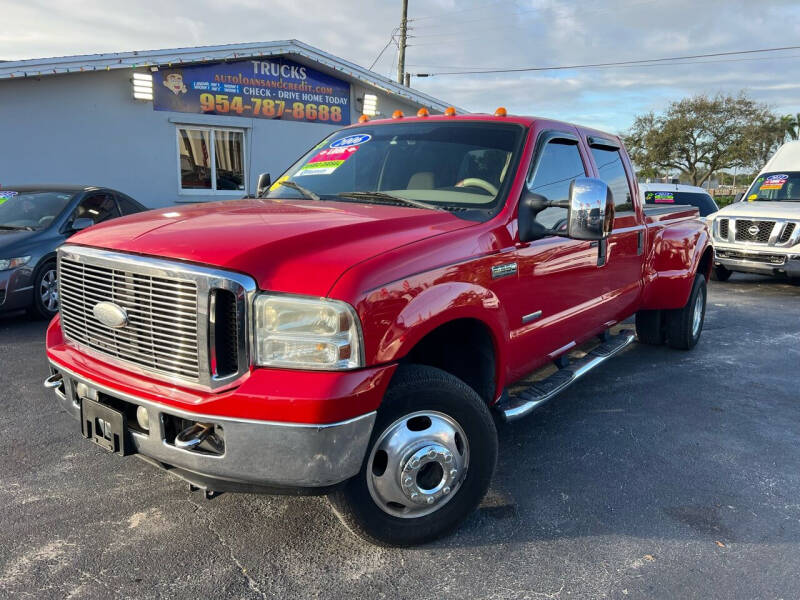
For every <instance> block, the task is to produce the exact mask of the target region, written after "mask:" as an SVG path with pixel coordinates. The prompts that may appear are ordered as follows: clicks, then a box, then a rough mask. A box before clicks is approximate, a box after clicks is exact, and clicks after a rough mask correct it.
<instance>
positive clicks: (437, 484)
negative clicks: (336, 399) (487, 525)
mask: <svg viewBox="0 0 800 600" xmlns="http://www.w3.org/2000/svg"><path fill="white" fill-rule="evenodd" d="M448 440H451V441H452V442H451V441H448ZM415 459H416V462H415ZM496 462H497V431H496V430H495V426H494V421H493V420H492V416H491V414H490V412H489V409H488V408H487V406H486V403H485V402H484V401H483V400H482V399H481V398H480V396H478V394H477V393H476V392H475V391H474V390H473V389H472V388H470V387H469V386H467V385H466V384H465V383H464V382H463V381H461V380H460V379H458V378H456V377H454V376H453V375H450V374H449V373H446V372H444V371H441V370H439V369H435V368H433V367H426V366H421V365H407V366H400V367H399V368H398V371H397V373H396V374H395V376H394V378H393V380H392V383H391V385H390V386H389V389H388V390H387V392H386V395H385V396H384V399H383V404H382V405H381V407H380V409H379V410H378V416H377V419H376V421H375V427H374V428H373V431H372V438H371V440H370V445H369V448H368V450H367V455H366V457H365V458H364V463H363V465H362V467H361V471H360V472H359V474H358V475H356V476H355V477H354V478H353V479H351V480H349V481H348V482H347V483H345V484H344V485H343V486H341V487H340V488H338V489H337V490H335V491H334V492H332V493H331V494H330V495H329V496H328V499H329V501H330V503H331V506H332V507H333V509H334V512H335V513H336V515H337V516H338V517H339V519H340V520H341V521H342V523H344V524H345V526H347V528H348V529H350V530H351V531H352V532H353V533H355V534H356V535H358V536H360V537H362V538H364V539H366V540H367V541H370V542H372V543H375V544H379V545H384V546H411V545H417V544H422V543H425V542H429V541H432V540H434V539H436V538H439V537H441V536H443V535H445V534H447V533H449V532H450V531H452V530H453V529H454V528H455V527H457V526H458V525H459V524H460V523H461V522H462V521H463V520H464V519H465V518H466V517H467V516H468V515H469V514H470V513H471V512H472V511H473V510H475V508H476V507H477V506H478V503H479V502H480V501H481V499H482V498H483V496H484V495H485V494H486V491H487V490H488V488H489V484H490V482H491V479H492V474H493V473H494V468H495V464H496ZM454 471H455V473H454ZM412 498H413V499H412Z"/></svg>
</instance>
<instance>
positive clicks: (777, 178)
mask: <svg viewBox="0 0 800 600" xmlns="http://www.w3.org/2000/svg"><path fill="white" fill-rule="evenodd" d="M788 180H789V176H788V175H770V176H769V177H767V178H766V180H764V183H762V184H761V187H760V188H759V189H762V190H779V189H781V188H782V187H783V186H784V184H785V183H786V182H787V181H788Z"/></svg>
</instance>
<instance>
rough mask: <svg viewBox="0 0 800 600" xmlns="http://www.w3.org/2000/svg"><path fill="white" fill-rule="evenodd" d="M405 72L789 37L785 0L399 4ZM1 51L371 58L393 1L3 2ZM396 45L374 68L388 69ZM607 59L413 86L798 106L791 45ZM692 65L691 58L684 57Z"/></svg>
mask: <svg viewBox="0 0 800 600" xmlns="http://www.w3.org/2000/svg"><path fill="white" fill-rule="evenodd" d="M409 5H410V6H409V18H410V19H412V21H411V23H410V26H411V31H410V35H412V36H413V37H412V38H411V39H410V42H409V43H410V47H409V49H408V53H407V60H406V62H407V64H408V70H409V71H410V72H412V73H423V72H424V73H431V72H433V73H436V72H443V71H458V70H470V69H498V68H514V67H550V66H561V65H580V64H587V63H598V62H614V61H627V60H641V59H656V58H663V57H673V56H686V55H695V54H706V53H718V52H731V51H739V50H753V49H762V48H773V47H779V46H800V3H798V2H797V1H796V0H794V1H793V0H786V1H784V0H761V1H759V2H754V1H753V0H748V1H744V0H458V1H456V0H425V2H422V1H420V0H410V1H409ZM0 15H2V18H1V19H0V59H5V60H13V59H23V58H36V57H48V56H64V55H70V54H85V53H95V52H113V51H121V50H144V49H153V48H174V47H182V46H195V45H210V44H224V43H236V42H252V41H266V40H277V39H289V38H296V39H299V40H301V41H304V42H306V43H308V44H311V45H314V46H317V47H319V48H321V49H323V50H325V51H328V52H331V53H334V54H337V55H339V56H342V57H344V58H346V59H348V60H351V61H354V62H356V63H358V64H361V65H364V66H369V65H370V64H372V62H373V61H374V60H375V58H376V57H377V56H378V53H379V52H380V50H381V49H382V48H383V47H384V46H385V45H386V43H387V42H388V41H389V39H390V36H391V34H392V31H393V29H394V28H395V27H396V26H397V24H398V23H399V20H400V0H373V1H371V2H370V1H355V0H337V1H336V2H333V1H330V0H328V1H327V2H316V1H308V0H304V1H298V0H224V1H223V2H219V1H217V0H193V1H192V2H171V1H170V0H157V1H156V0H137V1H136V2H130V1H125V2H122V1H119V0H0ZM396 53H397V49H396V46H394V45H390V46H389V48H388V49H387V50H386V52H385V53H384V54H383V56H382V57H381V59H380V60H379V61H378V62H377V64H376V65H375V67H374V68H375V70H376V71H378V72H380V73H382V74H384V75H390V74H391V75H392V76H394V74H395V73H396V67H395V64H396ZM679 62H683V63H684V64H661V65H658V66H636V67H625V68H619V67H617V68H604V69H597V68H595V69H572V70H560V71H545V72H538V73H506V74H485V75H459V76H453V75H437V76H434V77H430V78H424V79H422V78H414V79H413V80H412V85H413V86H414V87H417V88H418V89H420V90H422V91H425V92H428V93H431V94H433V95H435V96H437V97H439V98H441V99H443V100H445V101H447V102H451V103H453V104H457V105H459V106H462V107H464V108H466V109H468V110H472V111H493V110H494V108H495V107H496V106H498V105H504V106H506V107H507V108H508V109H509V111H510V112H514V113H520V114H535V115H541V116H549V117H554V118H560V119H565V120H570V121H575V122H579V123H582V124H585V125H591V126H595V127H600V128H603V129H608V130H612V131H623V130H625V129H626V128H627V127H628V126H629V125H630V123H631V121H632V119H633V116H634V115H635V114H637V113H639V112H643V111H647V110H650V109H655V110H658V109H659V108H662V107H663V106H665V104H666V103H667V102H669V101H670V100H674V99H678V98H681V97H683V96H686V95H690V94H696V93H710V94H713V93H717V92H726V93H737V92H739V91H740V90H746V91H747V92H748V93H749V94H750V95H751V96H753V97H754V98H756V99H758V100H761V101H764V102H767V103H768V104H770V105H771V106H772V108H773V109H775V110H776V111H778V112H780V113H798V112H800V49H798V50H789V51H786V52H775V53H771V54H752V55H744V56H733V57H720V58H715V59H697V60H692V61H679ZM685 63H690V64H685Z"/></svg>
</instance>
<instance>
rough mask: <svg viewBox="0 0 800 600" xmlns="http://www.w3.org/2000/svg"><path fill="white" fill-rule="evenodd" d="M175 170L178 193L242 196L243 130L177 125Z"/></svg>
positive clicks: (243, 193) (245, 188) (244, 190)
mask: <svg viewBox="0 0 800 600" xmlns="http://www.w3.org/2000/svg"><path fill="white" fill-rule="evenodd" d="M178 171H179V172H178V177H179V179H178V182H179V186H180V193H181V194H187V195H216V194H219V195H224V196H244V195H245V194H246V193H247V184H246V182H247V176H246V173H245V156H244V132H243V131H241V130H235V129H218V128H209V127H184V126H181V127H178Z"/></svg>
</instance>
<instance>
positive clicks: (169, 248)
mask: <svg viewBox="0 0 800 600" xmlns="http://www.w3.org/2000/svg"><path fill="white" fill-rule="evenodd" d="M452 112H453V111H448V113H447V114H445V115H442V116H427V115H425V114H424V113H423V114H422V116H418V117H414V118H403V117H402V116H399V115H398V116H397V117H396V118H392V119H386V120H380V121H374V122H362V123H359V124H358V125H354V126H352V127H348V128H346V129H343V130H340V131H338V132H336V133H334V134H332V135H331V136H330V137H328V138H327V139H325V140H324V141H323V142H321V143H320V144H319V145H317V146H316V147H314V148H313V149H311V150H310V151H309V152H308V153H307V154H306V155H305V156H303V157H302V158H300V160H298V161H297V162H296V163H295V164H294V165H293V166H292V167H291V168H289V170H288V171H286V173H285V174H283V175H282V176H281V177H280V178H278V179H277V180H275V181H274V182H273V183H272V185H268V186H265V189H264V190H263V194H261V196H262V197H259V198H254V199H244V200H237V201H232V202H220V203H214V204H203V205H191V206H179V207H172V208H169V209H164V210H157V211H151V212H147V213H143V214H140V215H134V216H130V217H124V218H121V219H118V220H115V221H112V222H110V223H108V224H101V225H99V226H96V227H92V228H90V229H88V230H86V231H84V232H81V233H79V234H77V235H75V236H74V237H72V238H71V239H70V240H69V242H68V245H66V246H63V247H62V248H61V249H60V251H59V262H58V274H59V283H60V296H61V309H60V315H59V316H57V317H56V318H55V319H54V320H53V322H52V323H51V324H50V326H49V329H48V331H47V356H48V358H49V361H50V365H51V375H50V377H49V378H48V379H47V380H46V382H45V384H46V386H47V387H50V388H53V389H54V390H55V392H56V394H57V396H58V398H59V399H60V402H61V404H62V405H63V406H64V407H65V408H66V409H67V410H68V411H69V412H71V413H72V414H73V415H74V416H75V418H77V419H79V420H80V422H81V431H82V433H83V435H84V436H86V437H87V438H89V439H91V440H92V441H94V442H96V443H97V444H99V445H101V446H103V447H104V448H106V449H108V450H110V451H112V452H116V453H119V454H122V455H126V454H136V455H138V456H139V457H141V458H144V459H145V460H147V461H149V462H151V463H153V464H155V465H157V466H159V467H162V468H164V469H167V470H169V471H170V472H172V473H174V474H176V475H179V476H180V477H182V478H183V479H185V480H188V481H189V482H190V484H192V486H194V487H197V488H202V489H204V490H205V491H206V494H209V495H213V494H214V493H217V492H223V491H258V492H267V493H325V494H328V495H329V498H330V500H331V504H332V505H333V507H334V509H335V511H336V512H337V514H338V515H339V517H340V518H341V520H342V521H343V522H344V523H345V524H346V525H348V526H349V527H350V528H351V529H352V530H354V531H355V532H357V533H358V534H360V535H362V536H363V537H365V538H367V539H369V540H372V541H374V542H376V543H383V544H392V545H408V544H417V543H421V542H424V541H427V540H430V539H433V538H435V537H437V536H440V535H443V534H444V533H445V532H447V531H449V530H451V529H453V528H454V527H455V526H456V525H457V524H458V523H459V522H461V521H462V520H463V519H464V518H465V517H466V516H467V515H468V514H469V513H470V512H471V511H472V510H473V509H474V508H475V507H476V506H477V505H478V503H479V502H480V501H481V498H482V497H483V495H484V494H485V492H486V490H487V488H488V487H489V484H490V481H491V478H492V473H493V471H494V468H495V462H496V458H497V449H498V444H497V433H496V429H495V422H494V419H495V418H500V419H506V420H513V419H517V418H520V417H522V416H524V415H527V414H529V413H530V412H532V411H533V410H535V409H536V408H537V407H539V406H541V405H542V404H543V403H544V402H546V401H547V400H549V399H550V398H552V397H553V396H554V395H556V394H557V393H558V392H560V391H561V390H563V389H564V388H566V387H567V386H569V385H570V384H571V383H573V382H574V381H576V380H577V379H578V378H579V377H581V376H582V375H583V374H585V373H586V372H587V371H589V370H591V369H592V368H593V367H595V366H597V365H598V364H600V363H601V362H603V361H604V360H606V359H607V358H609V357H611V356H613V355H614V354H615V353H617V352H619V351H620V350H621V349H623V348H624V347H625V346H627V345H628V344H630V343H631V342H632V341H633V340H634V334H633V332H631V331H625V330H623V331H621V332H617V333H615V334H614V335H612V334H611V333H610V331H611V330H612V328H614V329H613V330H614V331H618V329H619V326H618V324H619V323H620V322H621V321H623V320H624V319H626V318H628V317H630V316H631V315H636V333H637V334H638V338H639V341H641V342H645V343H651V344H660V343H667V344H669V345H671V346H673V347H676V348H683V349H689V348H691V347H693V346H694V345H695V343H696V342H697V340H698V338H699V336H700V332H701V330H702V326H703V317H704V314H705V303H706V280H707V278H708V275H709V272H710V269H711V266H712V262H713V260H712V259H713V256H712V249H711V247H710V246H709V239H708V233H707V230H706V226H705V225H704V224H703V223H702V222H700V221H699V220H698V219H696V216H697V211H696V209H695V208H693V207H676V206H672V205H670V206H665V207H660V206H654V207H648V206H643V204H642V201H641V199H640V197H639V194H638V188H637V185H636V180H635V177H634V171H633V169H632V167H631V163H630V161H629V159H628V156H627V154H626V152H625V150H624V148H623V146H622V144H621V142H620V140H619V138H617V137H616V136H613V135H609V134H605V133H602V132H600V131H594V130H589V129H586V128H583V127H578V126H575V125H570V124H567V123H561V122H556V121H551V120H546V119H539V118H530V117H520V116H510V115H506V114H505V111H498V113H496V114H495V115H472V114H470V115H454V114H452Z"/></svg>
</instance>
